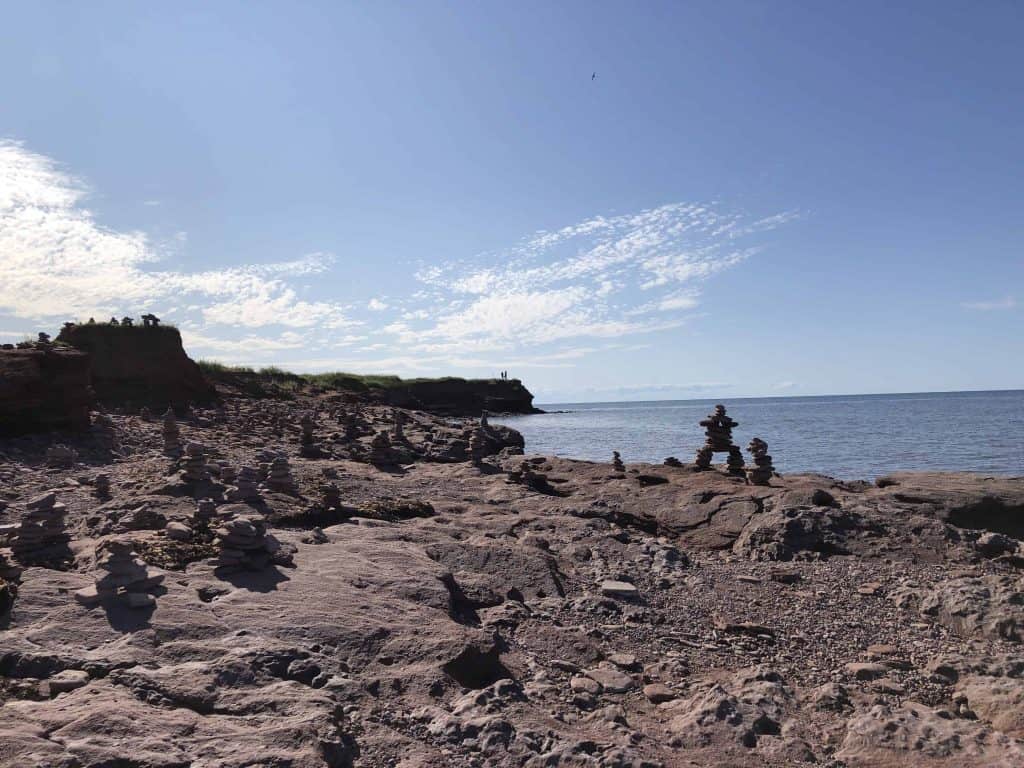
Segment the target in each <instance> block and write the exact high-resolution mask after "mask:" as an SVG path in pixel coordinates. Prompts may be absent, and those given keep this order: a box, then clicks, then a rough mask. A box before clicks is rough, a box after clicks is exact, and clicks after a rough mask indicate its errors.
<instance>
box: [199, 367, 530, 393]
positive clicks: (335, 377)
mask: <svg viewBox="0 0 1024 768" xmlns="http://www.w3.org/2000/svg"><path fill="white" fill-rule="evenodd" d="M198 364H199V367H200V368H201V369H202V371H203V373H206V374H210V375H217V374H232V373H234V374H245V375H255V376H261V377H265V378H268V379H271V380H273V381H275V382H278V383H289V382H290V383H293V384H299V383H306V384H313V385H315V386H319V387H324V388H327V389H354V390H364V389H397V388H398V387H404V386H407V385H410V384H423V383H426V382H441V381H453V382H488V381H498V379H463V378H461V377H458V376H442V377H439V378H415V379H403V378H401V377H399V376H391V375H387V374H362V373H346V372H344V371H333V372H331V373H292V372H291V371H286V370H284V369H283V368H278V367H277V366H274V365H272V366H268V367H265V368H259V369H254V368H250V367H249V366H246V365H225V364H224V363H220V362H218V361H216V360H199V361H198ZM513 381H515V380H514V379H513Z"/></svg>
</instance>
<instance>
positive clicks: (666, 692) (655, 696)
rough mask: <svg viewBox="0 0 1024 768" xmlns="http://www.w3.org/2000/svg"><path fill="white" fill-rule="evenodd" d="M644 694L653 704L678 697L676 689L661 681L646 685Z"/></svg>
mask: <svg viewBox="0 0 1024 768" xmlns="http://www.w3.org/2000/svg"><path fill="white" fill-rule="evenodd" d="M644 696H646V697H647V700H648V701H649V702H651V703H652V704H662V703H664V702H666V701H672V700H673V699H675V698H676V694H675V691H673V690H672V689H671V688H669V687H668V686H667V685H662V684H661V683H651V684H649V685H645V686H644Z"/></svg>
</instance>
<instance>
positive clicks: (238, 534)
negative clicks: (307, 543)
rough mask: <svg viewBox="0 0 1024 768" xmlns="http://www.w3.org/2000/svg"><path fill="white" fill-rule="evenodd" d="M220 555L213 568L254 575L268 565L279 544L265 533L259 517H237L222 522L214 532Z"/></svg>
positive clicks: (264, 525)
mask: <svg viewBox="0 0 1024 768" xmlns="http://www.w3.org/2000/svg"><path fill="white" fill-rule="evenodd" d="M215 534H216V536H217V544H218V545H219V546H220V554H219V557H218V558H217V566H218V567H221V568H240V569H245V570H250V571H258V570H262V569H263V568H266V567H267V566H268V565H270V563H271V560H272V558H273V556H274V555H275V554H276V553H277V552H278V551H279V550H280V549H281V543H280V542H279V541H278V540H277V539H275V538H274V537H273V536H271V535H269V534H268V533H267V526H266V523H264V522H263V520H262V519H261V518H259V517H252V516H239V517H235V518H231V519H229V520H224V521H222V522H221V524H220V525H219V526H218V527H217V530H216V531H215Z"/></svg>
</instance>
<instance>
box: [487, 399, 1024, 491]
mask: <svg viewBox="0 0 1024 768" xmlns="http://www.w3.org/2000/svg"><path fill="white" fill-rule="evenodd" d="M715 402H722V401H714V400H662V401H655V402H632V403H572V404H557V403H556V404H546V405H540V406H539V407H540V408H543V409H545V410H547V411H552V412H551V413H545V414H535V415H531V416H507V417H502V419H501V421H502V423H504V424H508V425H509V426H510V427H514V428H515V429H518V430H519V431H520V432H522V433H523V436H524V437H525V438H526V450H527V452H529V453H543V454H548V455H556V456H566V457H569V458H576V459H589V460H593V461H609V460H610V459H611V454H612V451H613V450H616V451H619V452H620V453H621V454H622V458H623V460H624V461H626V462H627V463H628V462H631V461H645V462H661V461H662V460H663V459H664V458H665V457H666V456H676V457H678V458H679V459H681V460H682V461H684V462H690V461H692V460H693V456H694V453H695V452H696V450H697V448H699V447H700V446H701V445H702V444H703V442H704V437H703V430H702V429H701V427H700V426H699V425H698V422H699V421H700V420H701V419H703V418H704V417H705V415H707V414H708V413H710V411H711V409H712V407H713V406H714V405H715ZM724 405H725V406H726V408H727V409H728V412H729V415H730V416H732V418H734V419H735V420H736V421H738V422H739V426H738V427H737V428H736V429H735V430H733V438H734V440H735V442H736V443H737V444H739V445H740V447H741V448H743V449H744V456H745V458H747V459H748V460H749V454H747V453H746V446H747V443H748V442H750V438H752V437H760V438H761V439H762V440H765V441H767V443H768V449H769V451H768V452H769V453H770V454H771V455H772V457H773V460H774V464H775V468H776V470H777V471H779V472H782V473H786V472H821V473H823V474H826V475H831V476H833V477H838V478H842V479H851V480H852V479H861V478H863V479H874V478H875V477H877V476H879V475H882V474H885V473H887V472H893V471H896V470H966V471H972V472H984V473H988V474H998V475H1024V390H1014V391H1002V392H943V393H924V394H901V395H849V396H844V395H836V396H829V397H767V398H738V399H733V400H725V401H724ZM554 411H562V412H559V413H556V412H554ZM715 461H716V462H724V461H725V454H715Z"/></svg>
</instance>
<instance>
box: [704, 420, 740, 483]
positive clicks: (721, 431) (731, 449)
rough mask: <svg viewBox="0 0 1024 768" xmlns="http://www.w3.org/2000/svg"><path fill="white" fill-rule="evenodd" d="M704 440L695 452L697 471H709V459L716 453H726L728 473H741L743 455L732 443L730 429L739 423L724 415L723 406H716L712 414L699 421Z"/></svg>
mask: <svg viewBox="0 0 1024 768" xmlns="http://www.w3.org/2000/svg"><path fill="white" fill-rule="evenodd" d="M700 425H701V426H702V427H704V435H705V437H706V440H705V441H704V445H703V446H701V448H700V450H698V451H697V458H696V459H695V463H696V465H697V468H698V469H711V459H712V457H713V455H714V454H716V453H723V452H724V453H728V454H729V458H728V459H726V466H727V467H728V469H729V471H730V472H742V471H743V453H742V452H741V451H740V447H739V446H738V445H734V444H733V442H732V429H733V427H738V426H739V423H738V422H735V421H733V420H732V419H731V418H729V417H728V416H726V415H725V406H724V405H716V406H715V410H714V412H713V413H709V414H708V417H707V418H706V419H704V420H703V421H701V423H700Z"/></svg>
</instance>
